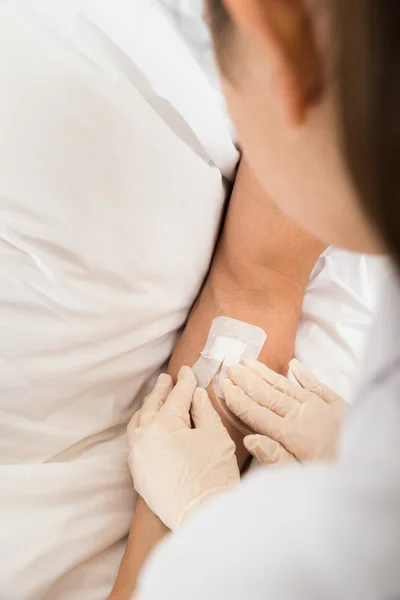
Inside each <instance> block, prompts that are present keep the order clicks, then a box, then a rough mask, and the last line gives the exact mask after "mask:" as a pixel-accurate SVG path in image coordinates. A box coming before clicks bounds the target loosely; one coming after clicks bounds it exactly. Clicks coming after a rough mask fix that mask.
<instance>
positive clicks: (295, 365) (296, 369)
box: [289, 358, 304, 373]
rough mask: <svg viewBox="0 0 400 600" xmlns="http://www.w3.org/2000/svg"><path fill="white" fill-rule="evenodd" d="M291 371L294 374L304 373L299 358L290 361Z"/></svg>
mask: <svg viewBox="0 0 400 600" xmlns="http://www.w3.org/2000/svg"><path fill="white" fill-rule="evenodd" d="M289 369H290V370H291V371H293V373H302V372H303V371H304V369H303V365H302V364H301V362H299V361H298V360H297V358H293V359H292V360H291V361H290V363H289Z"/></svg>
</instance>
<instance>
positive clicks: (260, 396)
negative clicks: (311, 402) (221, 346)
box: [228, 365, 298, 417]
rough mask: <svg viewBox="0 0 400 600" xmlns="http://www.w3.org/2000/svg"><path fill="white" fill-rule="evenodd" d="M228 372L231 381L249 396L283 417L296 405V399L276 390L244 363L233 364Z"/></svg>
mask: <svg viewBox="0 0 400 600" xmlns="http://www.w3.org/2000/svg"><path fill="white" fill-rule="evenodd" d="M228 372H229V377H230V378H231V380H232V381H233V383H234V384H235V385H237V386H239V387H240V388H242V390H243V391H244V392H245V393H246V394H247V395H248V396H250V398H252V399H253V400H254V401H255V402H257V403H258V404H260V406H263V407H264V408H269V409H270V410H272V411H273V412H275V413H276V414H277V415H280V416H281V417H285V416H286V415H287V414H288V412H289V411H290V410H291V409H292V408H293V407H294V406H295V405H297V406H298V402H297V400H295V399H294V398H292V397H291V396H288V395H287V394H284V393H282V392H279V391H277V390H276V389H275V388H274V387H273V386H271V385H270V384H269V383H266V382H265V381H264V379H262V378H261V377H259V375H258V374H256V373H254V372H253V371H252V370H251V369H249V368H248V367H245V366H244V365H233V366H232V367H230V368H229V371H228Z"/></svg>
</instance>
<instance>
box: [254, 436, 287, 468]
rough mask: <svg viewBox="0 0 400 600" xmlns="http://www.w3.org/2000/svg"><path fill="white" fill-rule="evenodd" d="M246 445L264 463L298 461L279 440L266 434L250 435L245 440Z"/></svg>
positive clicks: (274, 463) (273, 463)
mask: <svg viewBox="0 0 400 600" xmlns="http://www.w3.org/2000/svg"><path fill="white" fill-rule="evenodd" d="M243 442H244V445H245V447H246V448H247V450H248V451H249V452H250V454H252V455H253V456H254V457H255V458H256V459H257V460H258V462H260V463H261V464H263V465H276V464H277V463H281V462H286V463H287V462H297V460H296V459H295V457H294V456H293V454H290V452H288V451H287V450H286V448H284V447H283V446H282V445H281V444H279V442H276V441H275V440H272V439H271V438H269V437H267V436H266V435H248V436H247V437H245V438H244V440H243Z"/></svg>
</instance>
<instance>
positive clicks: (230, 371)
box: [228, 364, 245, 379]
mask: <svg viewBox="0 0 400 600" xmlns="http://www.w3.org/2000/svg"><path fill="white" fill-rule="evenodd" d="M243 369H245V367H244V365H239V364H238V365H232V366H231V367H229V369H228V374H229V375H230V377H231V379H234V378H235V375H236V376H237V375H238V374H239V373H240V372H241V371H242V370H243Z"/></svg>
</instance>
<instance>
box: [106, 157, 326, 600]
mask: <svg viewBox="0 0 400 600" xmlns="http://www.w3.org/2000/svg"><path fill="white" fill-rule="evenodd" d="M322 251H323V247H322V245H321V243H320V242H319V241H317V240H315V239H314V238H312V237H311V236H309V235H308V234H306V233H304V232H303V231H301V230H299V229H298V227H297V226H296V225H294V224H293V223H292V221H291V220H290V219H288V218H287V217H286V216H285V215H284V214H282V212H280V211H279V210H278V209H277V208H276V206H275V205H274V204H273V203H272V202H271V201H270V200H269V199H268V198H267V196H266V194H265V192H264V190H262V189H261V186H260V185H259V183H258V181H257V180H256V178H255V177H254V175H253V173H252V171H251V170H250V168H249V167H248V166H247V164H246V163H245V162H244V161H242V163H241V165H240V168H239V172H238V177H237V180H236V183H235V187H234V190H233V194H232V198H231V200H230V203H229V208H228V212H227V216H226V221H225V224H224V228H223V231H222V235H221V238H220V240H219V243H218V247H217V251H216V254H215V256H214V260H213V263H212V267H211V270H210V273H209V277H208V279H207V281H206V283H205V285H204V287H203V289H202V291H201V293H200V295H199V297H198V299H197V301H196V303H195V305H194V307H193V309H192V312H191V314H190V316H189V319H188V322H187V324H186V327H185V330H184V332H183V334H182V337H181V339H180V340H179V343H178V344H177V346H176V348H175V351H174V353H173V355H172V358H171V361H170V365H169V372H170V373H171V375H173V377H174V378H175V379H176V376H177V374H178V372H179V369H180V368H181V366H182V365H189V366H191V365H193V364H194V363H195V362H196V361H197V359H198V357H199V354H200V352H201V351H202V350H203V348H204V345H205V342H206V339H207V336H208V331H209V329H210V325H211V323H212V321H213V319H215V317H217V316H221V315H225V316H229V317H232V318H236V319H239V320H241V321H246V322H247V323H251V324H253V325H258V326H260V327H262V328H263V329H264V330H265V331H266V332H267V334H268V339H267V342H266V344H265V346H264V348H263V350H262V353H261V355H260V360H261V361H263V362H266V363H267V364H268V365H269V366H270V367H271V368H273V369H274V370H276V371H278V372H281V373H285V372H286V371H287V367H288V363H289V361H290V359H291V358H292V355H293V348H294V341H295V336H296V330H297V324H298V320H299V316H300V311H301V306H302V301H303V296H304V291H305V288H306V285H307V282H308V279H309V276H310V273H311V270H312V269H313V267H314V265H315V262H316V260H317V258H318V256H319V255H320V254H321V252H322ZM209 392H210V396H211V398H212V399H213V402H214V403H215V399H214V398H213V394H212V391H211V390H209ZM215 406H216V408H217V410H219V407H218V405H215ZM222 417H223V415H222ZM223 420H224V423H225V426H226V427H227V429H228V431H229V433H230V435H231V437H232V439H233V440H234V441H235V443H236V447H237V457H238V461H239V465H240V466H243V465H244V463H245V461H246V459H247V457H248V455H247V452H246V451H245V449H244V446H243V443H242V442H243V436H242V435H241V434H240V433H239V432H238V431H237V430H236V429H235V428H234V427H232V425H231V424H230V423H229V422H227V421H226V420H225V419H224V417H223ZM160 493H162V490H160ZM166 534H167V529H166V528H165V527H164V525H163V524H162V523H161V521H159V519H158V518H157V517H156V516H155V515H154V514H153V513H152V512H151V510H150V509H149V508H148V507H147V505H146V504H145V502H144V501H143V500H141V499H139V501H138V504H137V508H136V513H135V516H134V519H133V523H132V529H131V534H130V537H129V544H128V549H127V552H126V555H125V558H124V561H123V562H122V565H121V571H120V574H119V576H118V580H117V583H116V586H115V588H114V591H113V594H112V595H111V596H110V600H130V599H131V598H132V594H133V591H134V589H135V586H136V581H137V577H138V574H139V571H140V569H141V568H142V566H143V563H144V562H145V560H146V559H147V557H148V556H149V554H150V553H151V551H152V549H153V548H154V547H155V546H156V545H157V544H158V543H159V541H160V540H161V539H162V538H163V537H164V536H165V535H166Z"/></svg>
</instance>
